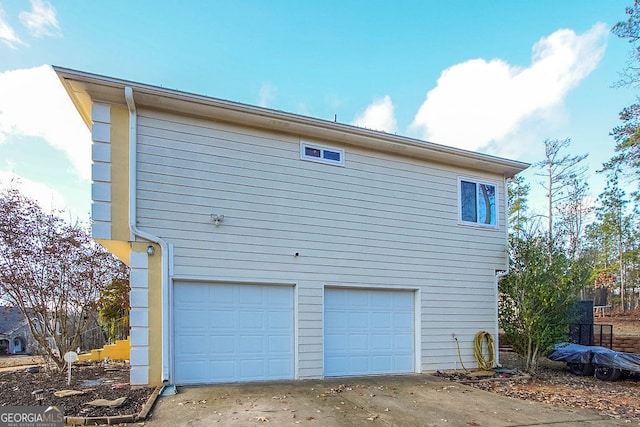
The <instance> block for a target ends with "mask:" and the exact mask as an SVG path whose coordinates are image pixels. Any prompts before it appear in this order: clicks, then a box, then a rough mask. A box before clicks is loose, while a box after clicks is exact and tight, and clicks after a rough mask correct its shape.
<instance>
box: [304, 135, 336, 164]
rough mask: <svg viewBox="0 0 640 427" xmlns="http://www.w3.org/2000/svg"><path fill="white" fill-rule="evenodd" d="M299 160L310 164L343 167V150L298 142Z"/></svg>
mask: <svg viewBox="0 0 640 427" xmlns="http://www.w3.org/2000/svg"><path fill="white" fill-rule="evenodd" d="M300 158H301V159H302V160H310V161H312V162H320V163H328V164H331V165H338V166H344V150H340V149H338V148H333V147H326V146H322V145H317V144H311V143H309V142H304V141H301V142H300Z"/></svg>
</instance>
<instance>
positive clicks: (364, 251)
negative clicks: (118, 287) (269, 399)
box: [55, 67, 528, 384]
mask: <svg viewBox="0 0 640 427" xmlns="http://www.w3.org/2000/svg"><path fill="white" fill-rule="evenodd" d="M55 70H56V72H57V73H58V75H59V77H60V80H61V81H62V84H63V85H64V87H65V88H66V90H67V92H68V94H69V96H70V97H71V99H72V101H73V102H74V104H75V105H76V107H77V109H78V112H79V113H80V114H81V116H82V118H83V119H84V121H85V123H86V124H87V126H88V127H89V128H90V129H91V134H92V139H93V150H92V156H93V159H92V160H93V187H92V194H93V210H92V215H93V237H94V238H95V239H96V240H97V241H99V242H100V243H101V244H103V245H104V246H105V247H107V248H108V249H109V250H111V251H112V252H113V253H114V254H116V255H117V256H119V257H120V258H121V259H122V260H123V261H125V262H126V263H128V264H129V265H130V266H131V286H132V288H131V306H132V308H131V316H130V322H131V345H132V350H131V366H132V369H131V382H132V383H133V384H159V383H161V382H162V381H168V382H169V383H173V384H204V383H218V382H234V381H257V380H271V379H302V378H323V377H329V376H346V375H368V374H397V373H416V372H426V371H434V370H437V369H451V368H454V367H456V366H458V367H459V366H460V364H459V355H458V348H457V343H456V338H457V342H458V343H459V345H460V354H461V358H462V361H463V362H464V364H465V365H466V366H467V367H473V366H475V365H476V362H475V360H474V357H473V340H474V337H475V335H476V333H478V332H479V331H488V332H489V333H491V334H492V335H493V336H494V338H495V339H496V340H497V333H498V323H497V294H498V292H497V277H498V275H499V274H500V273H501V272H504V271H505V270H506V269H507V263H508V261H507V217H506V181H507V180H508V179H509V178H511V177H513V176H514V175H515V174H517V173H518V172H520V171H522V170H524V169H525V168H526V167H527V166H528V165H527V164H525V163H522V162H517V161H512V160H506V159H502V158H496V157H492V156H489V155H485V154H479V153H473V152H469V151H465V150H461V149H457V148H451V147H446V146H442V145H438V144H434V143H430V142H425V141H420V140H415V139H410V138H405V137H401V136H396V135H392V134H388V133H384V132H376V131H372V130H368V129H362V128H358V127H354V126H350V125H346V124H342V123H335V122H332V121H326V120H320V119H315V118H310V117H304V116H300V115H295V114H289V113H285V112H281V111H274V110H269V109H266V108H260V107H255V106H250V105H244V104H238V103H235V102H229V101H224V100H220V99H215V98H210V97H205V96H200V95H194V94H190V93H184V92H180V91H176V90H169V89H164V88H160V87H154V86H149V85H144V84H140V83H134V82H129V81H124V80H119V79H114V78H110V77H105V76H99V75H94V74H88V73H85V72H81V71H74V70H69V69H64V68H57V67H56V68H55Z"/></svg>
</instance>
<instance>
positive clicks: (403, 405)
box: [144, 374, 637, 427]
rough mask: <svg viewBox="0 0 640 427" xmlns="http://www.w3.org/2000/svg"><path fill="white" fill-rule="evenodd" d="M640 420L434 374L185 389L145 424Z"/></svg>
mask: <svg viewBox="0 0 640 427" xmlns="http://www.w3.org/2000/svg"><path fill="white" fill-rule="evenodd" d="M603 424H606V425H613V426H615V425H627V426H629V425H637V422H633V423H629V422H624V420H614V419H611V418H606V417H603V416H601V415H599V414H597V413H596V412H595V411H589V410H584V409H569V408H564V407H558V406H553V405H550V404H543V403H537V402H530V401H523V400H517V399H511V398H507V397H503V396H499V395H496V394H493V393H489V392H485V391H482V390H477V389H474V388H471V387H468V386H465V385H463V384H459V383H454V382H449V381H446V380H443V379H441V378H438V377H435V376H433V375H427V374H416V375H406V376H379V377H349V378H337V379H331V380H301V381H286V382H264V383H249V384H246V383H245V384H222V385H212V386H192V387H178V394H176V395H170V396H162V397H160V398H159V399H158V401H157V402H156V405H155V407H154V409H153V411H152V413H151V415H150V418H149V419H148V420H147V421H146V422H145V423H144V425H145V427H146V426H150V427H175V426H194V427H195V426H211V425H220V426H257V425H260V426H268V425H271V426H274V425H275V426H296V425H305V426H312V425H315V426H322V427H329V426H376V425H384V426H449V427H452V426H464V427H469V426H491V427H499V426H546V425H549V426H558V427H559V426H562V427H565V426H601V425H603Z"/></svg>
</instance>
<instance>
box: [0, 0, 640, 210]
mask: <svg viewBox="0 0 640 427" xmlns="http://www.w3.org/2000/svg"><path fill="white" fill-rule="evenodd" d="M632 3H633V0H626V1H622V0H606V1H602V0H562V1H558V0H535V1H534V0H492V1H477V0H449V1H445V0H439V1H435V0H415V1H414V0H404V1H400V2H391V1H382V0H366V1H365V0H322V1H311V0H309V1H285V0H270V1H259V0H255V1H242V0H238V1H222V0H209V1H204V0H201V1H196V0H194V1H186V2H169V1H159V0H155V1H147V0H137V1H129V0H111V1H100V2H91V1H86V0H0V184H2V185H9V183H11V182H14V183H18V184H17V185H19V187H20V189H21V191H23V192H24V193H25V194H27V195H28V196H30V197H33V198H35V199H36V200H38V201H39V202H40V203H41V205H42V206H43V208H45V209H54V208H55V209H64V210H65V211H66V214H67V215H68V216H69V218H70V219H74V220H77V219H79V220H88V219H89V216H90V205H91V191H90V185H91V181H90V179H91V177H90V170H91V158H90V144H91V136H90V133H89V130H88V129H87V128H86V126H85V124H84V123H83V122H82V121H81V119H80V116H79V114H78V113H77V112H76V110H75V109H74V107H73V106H72V104H71V102H70V100H69V99H68V96H67V95H66V93H65V92H64V90H63V88H62V85H61V84H60V82H59V80H58V79H57V77H56V75H55V74H54V72H53V71H52V69H51V65H58V66H62V67H66V68H72V69H77V70H81V71H86V72H91V73H96V74H101V75H106V76H110V77H116V78H121V79H125V80H132V81H137V82H140V83H145V84H151V85H157V86H162V87H165V88H170V89H177V90H181V91H186V92H193V93H197V94H201V95H207V96H211V97H215V98H221V99H226V100H231V101H237V102H242V103H247V104H253V105H259V106H263V107H268V108H272V109H276V110H282V111H286V112H291V113H297V114H302V115H306V116H311V117H315V118H321V119H327V120H334V117H335V118H336V120H337V121H338V122H341V123H348V124H352V125H356V126H361V127H366V128H370V129H375V130H382V131H385V132H390V133H395V134H398V135H403V136H408V137H412V138H419V139H423V140H427V141H430V142H434V143H438V144H443V145H448V146H454V147H458V148H463V149H468V150H472V151H477V152H481V153H487V154H491V155H496V156H500V157H506V158H509V159H514V160H521V161H524V162H529V163H534V162H537V161H539V160H542V159H543V155H544V141H545V139H565V138H570V139H571V147H570V151H567V153H573V154H588V155H589V156H588V158H587V162H588V167H589V175H588V181H589V184H590V189H591V193H592V195H593V197H594V198H595V197H597V195H598V194H599V193H600V192H601V191H602V190H603V188H604V183H605V182H604V177H603V176H601V175H598V174H596V172H595V171H596V170H598V169H599V168H600V167H601V166H602V163H603V162H606V161H607V160H609V159H610V158H611V156H612V155H613V147H614V141H613V138H612V137H611V136H610V135H609V134H610V132H611V130H612V129H613V128H614V127H615V126H617V125H618V124H619V119H618V113H619V112H620V111H621V110H622V109H623V108H624V107H625V106H628V105H630V104H631V103H633V102H634V101H635V100H636V93H634V91H633V89H631V88H619V87H615V83H616V82H617V81H618V80H619V78H620V72H622V71H623V69H624V67H625V64H626V63H627V61H628V58H629V52H630V49H631V46H630V45H629V43H628V42H626V41H625V40H621V39H618V38H617V37H616V36H615V35H612V34H611V33H610V28H611V26H613V25H614V24H615V23H616V22H618V21H621V20H624V19H625V13H624V12H625V7H627V6H631V5H632ZM536 172H537V171H536V170H535V169H532V168H530V169H529V170H528V171H527V172H525V174H524V175H525V178H527V180H528V182H529V183H530V184H531V185H532V188H533V192H532V197H531V199H532V200H531V204H532V208H533V209H534V211H536V210H540V211H543V210H544V208H543V205H544V203H543V200H541V198H540V194H541V193H540V191H541V187H540V185H538V182H539V181H541V179H542V178H541V177H540V176H537V175H536Z"/></svg>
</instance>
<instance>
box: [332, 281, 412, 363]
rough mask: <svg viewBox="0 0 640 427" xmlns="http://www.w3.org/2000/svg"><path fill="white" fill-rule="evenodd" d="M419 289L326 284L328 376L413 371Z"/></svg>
mask: <svg viewBox="0 0 640 427" xmlns="http://www.w3.org/2000/svg"><path fill="white" fill-rule="evenodd" d="M414 318H415V317H414V293H413V292H406V291H385V290H370V289H366V290H361V289H336V288H326V289H325V293H324V373H325V376H341V375H368V374H390V373H408V372H414V371H415V370H414V360H415V357H414V341H415V340H414Z"/></svg>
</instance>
